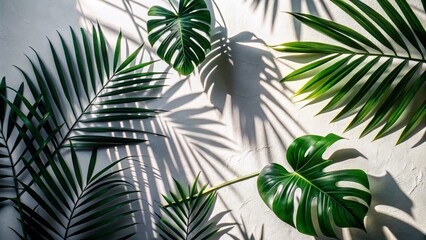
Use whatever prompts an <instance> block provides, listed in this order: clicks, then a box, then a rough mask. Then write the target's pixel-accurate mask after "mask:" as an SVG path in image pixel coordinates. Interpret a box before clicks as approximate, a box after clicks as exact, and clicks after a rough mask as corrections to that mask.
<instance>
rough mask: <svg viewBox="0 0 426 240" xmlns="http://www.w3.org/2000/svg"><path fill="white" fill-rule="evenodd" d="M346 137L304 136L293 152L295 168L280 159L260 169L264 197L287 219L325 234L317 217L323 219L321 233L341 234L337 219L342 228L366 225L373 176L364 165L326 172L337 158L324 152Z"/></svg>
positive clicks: (306, 230) (304, 229)
mask: <svg viewBox="0 0 426 240" xmlns="http://www.w3.org/2000/svg"><path fill="white" fill-rule="evenodd" d="M340 139H342V138H341V137H339V136H337V135H334V134H329V135H327V136H326V137H321V136H314V135H309V136H304V137H300V138H298V139H296V140H295V141H294V142H293V143H292V144H291V145H290V147H289V148H288V152H287V160H288V163H289V164H290V166H291V167H292V168H293V170H294V172H288V171H287V170H286V169H285V168H284V167H282V166H281V165H279V164H275V163H272V164H269V165H267V166H266V167H265V168H264V169H263V170H262V171H261V172H260V175H259V178H258V181H257V186H258V190H259V194H260V196H261V197H262V199H263V201H264V202H265V203H266V204H267V205H268V207H270V208H271V209H272V210H273V211H274V213H275V214H276V215H277V216H278V217H279V218H280V219H281V220H283V221H284V222H286V223H288V224H290V225H291V226H293V227H295V228H296V229H297V230H299V231H300V232H302V233H305V234H309V235H313V236H317V235H319V233H318V232H316V231H315V227H314V223H315V222H318V225H319V229H320V230H321V233H322V234H323V235H325V236H328V237H336V234H335V232H334V230H333V227H332V226H333V224H332V222H334V224H335V225H337V226H338V227H355V228H360V229H363V230H365V228H364V223H363V219H364V217H365V215H366V214H367V212H368V209H369V205H370V202H371V194H370V192H369V191H368V188H369V183H368V178H367V175H366V174H365V173H364V172H363V171H362V170H339V171H332V172H325V171H324V168H326V167H328V166H330V165H331V164H332V161H331V160H324V159H323V158H322V155H323V153H324V152H325V150H327V148H328V147H329V146H331V145H332V144H333V143H335V142H336V141H338V140H340ZM339 182H345V183H348V182H349V183H353V184H356V185H359V186H363V188H356V187H352V186H348V184H344V186H342V187H339V186H338V183H339ZM342 185H343V184H342ZM365 188H366V189H365ZM298 189H300V191H301V193H300V195H299V194H298V191H299V190H298Z"/></svg>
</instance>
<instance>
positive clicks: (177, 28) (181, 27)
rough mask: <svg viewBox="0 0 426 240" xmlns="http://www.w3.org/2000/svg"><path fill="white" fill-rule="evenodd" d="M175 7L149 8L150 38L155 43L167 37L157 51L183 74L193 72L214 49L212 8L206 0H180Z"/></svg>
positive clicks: (152, 43)
mask: <svg viewBox="0 0 426 240" xmlns="http://www.w3.org/2000/svg"><path fill="white" fill-rule="evenodd" d="M170 5H171V6H172V7H173V11H170V10H168V9H165V8H163V7H159V6H153V7H151V8H150V9H149V12H148V15H149V16H153V17H154V18H153V19H150V20H148V23H147V25H148V33H149V36H148V39H149V42H150V43H151V45H153V46H154V44H155V43H156V42H157V41H159V40H160V38H162V37H164V39H163V40H162V42H161V44H160V46H159V47H158V50H157V54H158V56H160V57H161V58H162V59H163V60H165V61H166V62H167V63H169V64H173V68H174V69H175V70H176V71H178V72H179V73H181V74H183V75H189V74H191V73H192V72H193V71H194V67H195V66H197V65H199V64H200V63H201V62H203V61H204V59H205V58H206V51H207V50H209V49H210V47H211V44H210V28H211V27H210V21H211V16H210V12H209V10H208V9H207V5H206V3H205V2H204V0H180V1H179V7H178V9H176V8H175V7H174V5H173V3H171V2H170Z"/></svg>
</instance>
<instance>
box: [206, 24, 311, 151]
mask: <svg viewBox="0 0 426 240" xmlns="http://www.w3.org/2000/svg"><path fill="white" fill-rule="evenodd" d="M214 32H215V34H214V35H213V36H212V50H211V51H210V52H209V54H208V55H207V58H206V60H205V62H204V63H203V64H202V65H201V67H200V69H201V70H200V78H201V81H202V83H203V86H204V88H205V91H206V93H207V94H208V96H209V98H210V101H211V102H212V104H213V105H214V106H215V108H217V109H218V110H219V112H220V113H221V115H222V117H223V118H226V117H227V116H226V115H227V114H231V118H232V121H233V122H232V125H233V126H234V130H235V131H237V133H238V134H241V140H242V142H243V143H244V144H248V145H250V146H257V142H258V140H259V139H265V140H266V142H267V144H266V146H267V147H268V146H269V143H268V141H271V140H272V141H275V140H278V141H280V144H281V146H287V145H288V144H289V143H290V142H291V141H292V140H293V139H294V138H296V136H298V135H301V133H305V132H306V131H305V130H304V129H303V127H302V126H300V125H299V124H298V123H297V121H295V120H294V119H293V118H292V116H291V115H290V113H289V112H290V111H291V107H293V104H292V101H291V99H290V97H289V96H288V95H291V94H292V93H291V92H290V91H289V90H288V89H285V88H284V86H283V85H281V84H280V83H279V82H278V81H276V79H281V75H280V73H279V70H278V66H277V65H276V63H275V58H274V56H273V55H272V53H270V52H269V51H267V50H264V49H262V47H263V48H264V47H265V43H264V42H263V41H262V40H261V39H259V38H257V37H256V36H255V35H254V34H253V33H251V32H241V33H239V34H237V35H236V36H233V37H230V38H228V36H227V30H226V29H225V28H223V27H217V28H216V29H214ZM269 130H271V131H272V132H271V131H269ZM259 131H261V132H269V133H270V134H272V135H267V136H259V134H260V133H261V132H259ZM285 139H286V140H288V141H285ZM257 147H263V146H257ZM285 148H286V147H285Z"/></svg>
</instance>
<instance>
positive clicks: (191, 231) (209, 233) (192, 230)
mask: <svg viewBox="0 0 426 240" xmlns="http://www.w3.org/2000/svg"><path fill="white" fill-rule="evenodd" d="M197 184H198V176H197V178H196V179H195V181H194V183H193V184H192V186H190V185H188V186H187V188H184V187H183V185H182V184H181V183H179V182H178V181H176V180H175V185H176V188H177V192H175V193H173V192H170V197H167V196H165V195H163V199H164V200H165V201H166V203H167V205H164V206H163V205H161V206H160V210H161V212H162V214H161V215H160V214H158V213H156V215H157V217H158V219H159V221H158V222H157V223H156V226H157V228H158V229H157V232H158V234H159V235H160V236H162V237H163V238H165V239H182V240H183V239H194V240H195V239H211V238H213V237H214V236H215V235H216V233H217V231H218V227H216V226H217V222H216V221H215V220H212V218H210V214H211V211H212V208H213V206H214V202H215V200H216V193H215V192H209V193H205V192H204V191H205V189H206V187H207V186H206V185H204V186H203V187H202V188H201V189H198V187H197Z"/></svg>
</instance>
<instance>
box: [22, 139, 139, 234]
mask: <svg viewBox="0 0 426 240" xmlns="http://www.w3.org/2000/svg"><path fill="white" fill-rule="evenodd" d="M57 156H58V162H56V161H50V162H49V163H50V165H49V168H51V169H47V168H44V169H42V170H41V174H36V170H35V169H34V168H33V167H32V166H31V165H28V166H27V170H28V171H29V173H30V174H31V177H32V178H33V180H34V182H35V186H37V188H34V186H33V187H30V186H29V185H27V184H25V183H23V182H20V184H21V185H22V186H23V188H24V189H25V190H26V193H27V194H28V195H29V196H31V198H32V199H33V200H34V202H35V207H32V206H30V205H28V204H23V203H21V206H22V209H21V210H20V211H22V212H23V217H22V219H20V221H21V222H22V223H23V224H25V226H26V229H27V233H28V235H29V236H30V237H31V238H32V239H68V238H70V237H78V238H79V239H105V237H111V235H113V234H121V235H123V234H126V233H127V234H129V231H123V230H125V229H128V228H129V227H131V226H133V225H135V224H136V223H134V222H133V221H132V219H131V215H132V214H133V213H134V212H135V211H136V210H133V209H132V208H131V207H130V204H132V203H133V202H135V201H137V197H136V196H134V193H136V192H137V191H134V190H133V187H132V186H131V184H130V183H129V182H128V181H126V180H123V179H122V178H121V172H122V171H124V170H125V169H119V170H112V169H113V168H114V167H115V166H116V165H117V164H118V163H120V162H122V161H123V160H126V159H127V158H123V159H120V160H118V161H115V162H113V163H111V164H109V165H108V166H106V167H105V168H103V169H101V170H100V171H97V172H95V168H96V161H97V156H96V150H94V151H93V152H92V156H91V158H90V162H89V167H88V169H87V171H82V170H81V169H80V168H81V167H80V165H79V160H78V158H77V154H76V152H75V150H74V148H73V147H72V146H71V158H72V166H71V167H70V166H69V165H68V164H67V163H66V161H65V159H64V158H63V157H62V156H61V154H58V155H57ZM84 172H86V173H87V174H86V175H85V176H83V173H84ZM133 234H134V233H131V234H129V235H124V236H122V237H123V239H126V238H128V237H130V236H132V235H133ZM116 237H118V235H117V236H116Z"/></svg>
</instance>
